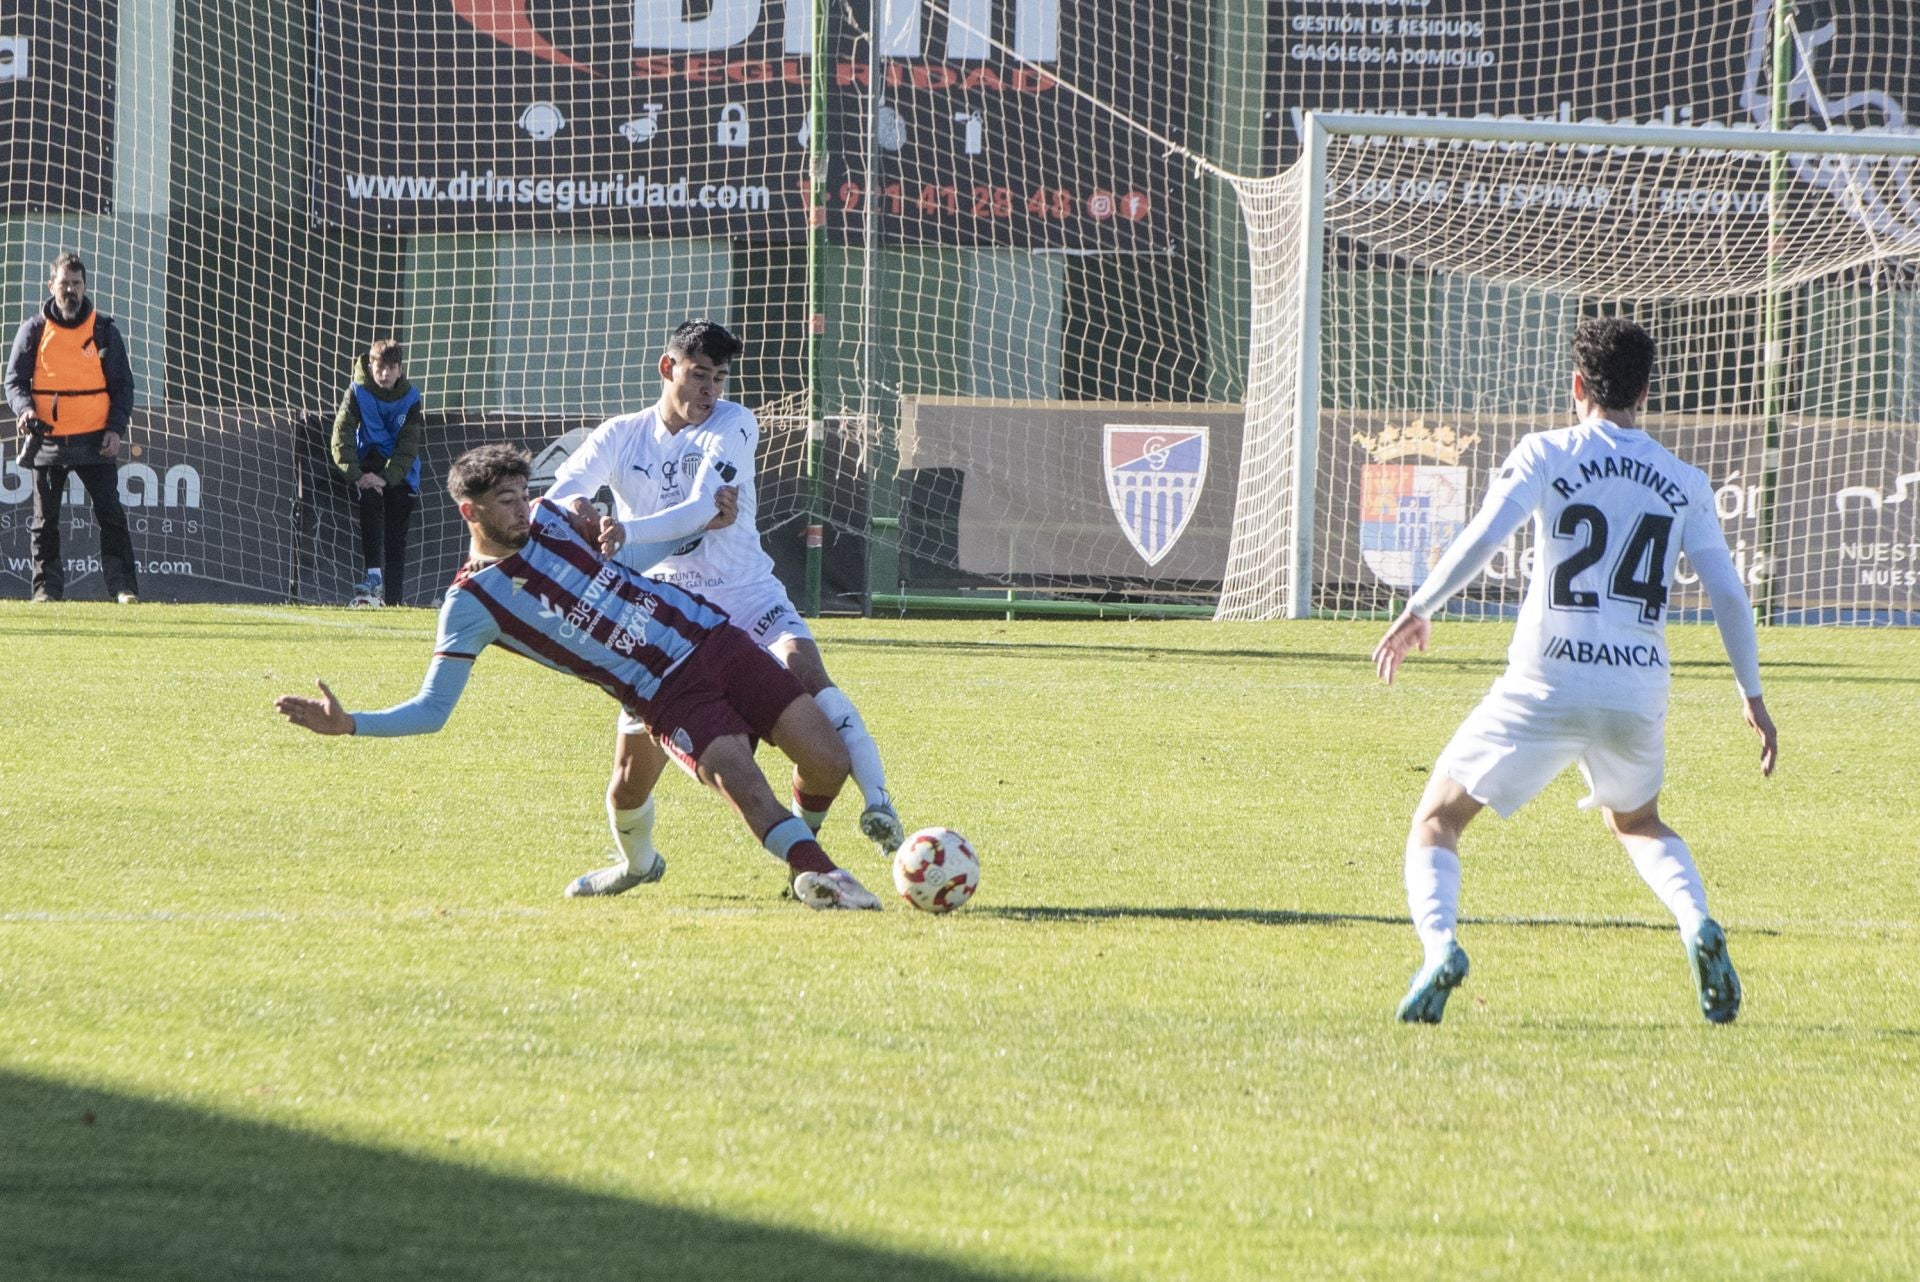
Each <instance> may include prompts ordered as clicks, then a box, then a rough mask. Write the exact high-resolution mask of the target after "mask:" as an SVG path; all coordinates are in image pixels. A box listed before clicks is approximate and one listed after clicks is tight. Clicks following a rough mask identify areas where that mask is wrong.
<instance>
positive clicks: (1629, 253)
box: [1220, 115, 1920, 623]
mask: <svg viewBox="0 0 1920 1282" xmlns="http://www.w3.org/2000/svg"><path fill="white" fill-rule="evenodd" d="M1916 158H1920V139H1913V138H1896V137H1885V136H1883V137H1878V138H1875V137H1869V136H1866V135H1852V134H1836V135H1831V136H1822V135H1816V134H1812V133H1793V134H1765V133H1751V132H1742V131H1733V130H1725V129H1666V128H1658V127H1647V126H1638V127H1627V128H1617V127H1606V126H1578V125H1558V124H1553V123H1539V124H1531V125H1526V124H1513V123H1509V122H1492V121H1488V122H1467V121H1422V120H1413V119H1392V120H1389V119H1369V118H1366V117H1358V116H1344V117H1343V116H1338V115H1333V116H1328V117H1323V118H1315V119H1313V121H1312V122H1311V124H1310V126H1309V137H1308V139H1307V147H1306V150H1305V153H1304V155H1303V158H1302V160H1301V161H1300V162H1299V163H1298V164H1297V165H1296V166H1294V167H1293V168H1292V169H1291V170H1289V171H1287V172H1286V173H1284V174H1282V175H1280V176H1279V177H1277V178H1274V179H1271V180H1267V181H1262V182H1251V183H1246V184H1244V185H1243V186H1242V188H1241V190H1242V197H1243V203H1244V206H1245V209H1246V211H1247V219H1248V225H1249V227H1250V234H1251V241H1252V245H1253V254H1254V262H1255V281H1256V285H1255V288H1256V297H1257V299H1258V306H1257V310H1256V338H1255V342H1254V349H1253V350H1254V352H1255V361H1254V365H1253V368H1252V372H1251V376H1250V387H1249V391H1248V397H1247V406H1248V411H1247V413H1248V418H1247V437H1246V443H1245V446H1244V453H1245V457H1246V465H1245V467H1244V468H1243V471H1242V475H1241V480H1240V502H1239V508H1238V511H1237V513H1236V518H1235V525H1234V540H1233V551H1232V555H1231V558H1230V561H1229V565H1228V569H1227V578H1226V585H1225V589H1224V591H1223V593H1222V597H1221V601H1220V616H1221V617H1223V618H1271V617H1304V616H1307V615H1312V614H1330V615H1336V616H1354V615H1364V614H1373V613H1386V612H1391V611H1393V610H1395V609H1397V608H1398V606H1399V605H1400V604H1403V603H1404V601H1405V599H1406V597H1407V595H1408V594H1409V593H1410V592H1411V590H1412V589H1413V588H1414V587H1416V586H1418V584H1419V583H1420V581H1421V580H1422V579H1423V578H1424V577H1425V575H1426V573H1427V571H1428V570H1429V569H1430V568H1431V567H1432V566H1433V565H1434V564H1435V563H1436V562H1437V560H1438V559H1439V556H1440V554H1441V552H1442V551H1443V550H1444V549H1445V547H1446V545H1447V544H1448V543H1449V541H1450V540H1451V539H1452V537H1453V536H1454V535H1455V534H1456V533H1458V532H1459V530H1460V529H1461V528H1462V526H1463V525H1464V524H1465V523H1466V522H1467V521H1468V520H1469V519H1471V517H1472V515H1473V513H1474V512H1475V511H1476V510H1477V508H1478V505H1479V501H1480V498H1481V496H1482V495H1483V494H1484V493H1485V491H1486V488H1487V482H1488V480H1489V479H1490V477H1491V474H1492V472H1493V470H1494V469H1495V468H1497V467H1498V466H1499V464H1500V463H1501V462H1502V460H1503V459H1504V458H1505V457H1506V455H1507V453H1508V451H1509V450H1510V449H1511V448H1512V447H1513V446H1514V445H1515V444H1516V443H1517V441H1518V439H1519V437H1520V436H1521V435H1522V434H1524V433H1526V432H1528V431H1532V430H1537V429H1541V428H1547V427H1553V426H1559V425H1562V424H1564V423H1565V422H1567V421H1568V416H1569V414H1570V411H1571V394H1570V391H1569V382H1570V364H1569V352H1568V348H1569V340H1570V338H1571V334H1572V331H1573V328H1574V325H1575V324H1576V322H1577V321H1578V320H1579V319H1580V318H1581V317H1584V316H1589V315H1598V314H1618V315H1626V316H1630V317H1633V318H1635V319H1637V320H1639V321H1641V322H1642V323H1643V324H1645V325H1646V326H1647V327H1648V329H1649V330H1650V331H1651V332H1652V333H1653V334H1654V336H1655V338H1656V339H1657V341H1658V342H1659V344H1660V357H1659V363H1658V365H1657V367H1656V371H1655V379H1654V384H1653V388H1652V395H1651V398H1650V400H1649V402H1648V406H1647V410H1646V413H1645V414H1644V415H1643V418H1642V423H1643V425H1644V426H1645V427H1647V428H1648V430H1650V431H1651V432H1652V433H1654V434H1655V435H1656V436H1657V437H1659V438H1660V439H1661V440H1662V441H1663V442H1664V443H1666V444H1668V445H1669V447H1670V448H1672V449H1673V450H1674V451H1675V452H1676V453H1677V454H1679V455H1680V457H1682V458H1683V459H1685V460H1687V461H1688V462H1691V463H1693V464H1694V465H1695V466H1698V467H1700V468H1702V469H1703V470H1704V471H1705V472H1706V473H1707V475H1708V477H1709V479H1710V480H1711V481H1712V482H1713V484H1714V486H1715V499H1716V505H1717V508H1718V515H1719V517H1720V518H1721V522H1722V525H1723V528H1724V529H1725V531H1726V534H1727V538H1728V543H1729V545H1730V546H1731V547H1732V549H1733V553H1734V560H1735V563H1736V565H1737V566H1738V567H1739V568H1740V570H1741V573H1742V575H1743V576H1744V578H1745V579H1746V582H1747V584H1748V587H1749V592H1750V594H1751V595H1752V596H1753V598H1754V599H1755V602H1756V604H1757V606H1758V607H1759V608H1760V609H1761V610H1762V611H1763V612H1764V615H1765V617H1767V618H1770V619H1773V620H1776V621H1805V622H1869V623H1870V622H1907V621H1910V619H1911V618H1912V617H1914V613H1915V610H1916V607H1920V575H1916V574H1915V572H1914V571H1915V567H1914V565H1913V563H1912V562H1913V556H1914V554H1915V552H1916V550H1920V521H1916V519H1915V512H1916V506H1915V505H1914V504H1913V502H1912V501H1911V500H1912V498H1913V497H1920V495H1916V493H1915V491H1916V488H1917V487H1920V292H1916V289H1915V278H1914V268H1915V265H1916V262H1920V217H1916V215H1915V211H1916V209H1920V186H1916V184H1915V182H1914V166H1915V164H1916ZM1526 539H1527V532H1526V531H1522V532H1521V533H1520V534H1517V535H1516V536H1515V538H1514V540H1513V541H1512V542H1511V543H1510V545H1509V546H1508V547H1506V548H1504V549H1502V550H1501V551H1500V552H1499V553H1497V554H1496V555H1495V557H1494V558H1493V561H1492V563H1491V564H1490V565H1489V566H1488V567H1487V569H1486V571H1485V573H1484V574H1483V575H1481V576H1480V577H1479V578H1478V579H1477V580H1476V581H1475V582H1474V583H1473V584H1472V585H1470V587H1469V588H1468V589H1467V590H1466V591H1465V592H1464V593H1463V594H1462V595H1461V596H1460V597H1458V598H1456V599H1455V601H1454V602H1453V603H1452V604H1451V605H1450V606H1449V607H1448V608H1449V610H1450V611H1451V612H1453V613H1455V614H1458V615H1477V614H1485V613H1501V612H1509V611H1512V610H1514V609H1516V608H1517V607H1518V605H1519V602H1520V598H1521V595H1522V593H1523V591H1524V588H1525V584H1526V577H1527V574H1526V571H1527V566H1528V562H1529V549H1528V547H1527V545H1526ZM1702 605H1703V594H1702V593H1700V592H1699V591H1698V589H1697V587H1695V586H1694V585H1693V581H1692V576H1691V574H1690V572H1688V571H1687V570H1686V569H1685V567H1684V565H1683V568H1682V571H1681V573H1680V582H1679V584H1678V590H1677V591H1676V592H1675V595H1674V606H1675V608H1676V609H1678V610H1680V611H1682V612H1685V611H1688V610H1698V609H1700V608H1701V606H1702Z"/></svg>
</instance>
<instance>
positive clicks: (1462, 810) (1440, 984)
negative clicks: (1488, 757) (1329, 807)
mask: <svg viewBox="0 0 1920 1282" xmlns="http://www.w3.org/2000/svg"><path fill="white" fill-rule="evenodd" d="M1479 813H1480V803H1479V802H1478V801H1475V800H1474V799H1473V798H1472V797H1471V796H1469V795H1468V793H1467V790H1466V789H1465V788H1463V787H1461V786H1460V784H1459V783H1458V782H1457V781H1456V780H1454V779H1453V778H1451V777H1450V776H1448V775H1446V774H1443V773H1441V772H1440V771H1437V770H1436V771H1435V772H1434V774H1433V776H1432V778H1430V779H1429V780H1428V781H1427V788H1426V791H1425V792H1424V793H1422V794H1421V797H1420V804H1419V805H1418V806H1417V807H1415V809H1414V812H1413V824H1412V826H1411V827H1410V828H1409V829H1408V831H1407V850H1406V864H1405V874H1406V883H1407V909H1408V911H1409V912H1410V913H1411V914H1412V916H1413V929H1414V933H1416V934H1417V935H1419V936H1420V947H1421V950H1422V953H1423V954H1424V960H1423V962H1422V964H1421V967H1420V971H1419V973H1418V974H1416V975H1415V976H1414V977H1413V983H1412V984H1411V985H1409V986H1408V988H1407V995H1406V997H1404V998H1403V999H1401V1002H1400V1007H1399V1010H1398V1012H1397V1014H1398V1016H1399V1018H1400V1019H1401V1021H1402V1022H1405V1023H1410V1024H1411V1023H1420V1024H1437V1023H1439V1022H1440V1017H1441V1015H1442V1014H1443V1013H1444V1012H1445V1011H1446V1006H1447V996H1448V994H1450V993H1451V992H1452V991H1453V990H1454V989H1455V988H1458V987H1459V986H1460V982H1461V981H1462V980H1464V979H1465V978H1466V977H1467V954H1466V950H1465V949H1463V948H1461V947H1460V942H1459V940H1458V939H1456V938H1455V937H1454V932H1455V929H1456V927H1457V925H1458V923H1459V919H1460V855H1459V850H1460V834H1461V833H1462V832H1463V831H1465V829H1466V826H1467V825H1468V824H1469V823H1471V822H1472V820H1473V817H1474V816H1475V815H1476V814H1479Z"/></svg>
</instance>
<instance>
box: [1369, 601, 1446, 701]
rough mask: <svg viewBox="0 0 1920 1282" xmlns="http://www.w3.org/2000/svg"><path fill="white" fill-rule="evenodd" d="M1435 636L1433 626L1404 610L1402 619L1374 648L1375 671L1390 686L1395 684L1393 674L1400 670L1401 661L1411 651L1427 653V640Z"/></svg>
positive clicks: (1401, 615) (1394, 622) (1395, 621)
mask: <svg viewBox="0 0 1920 1282" xmlns="http://www.w3.org/2000/svg"><path fill="white" fill-rule="evenodd" d="M1432 635H1433V624H1432V623H1431V622H1429V621H1428V620H1426V619H1423V618H1421V617H1420V616H1419V615H1417V614H1415V613H1413V612H1412V611H1411V610H1402V611H1401V612H1400V617H1399V618H1397V619H1395V620H1394V621H1393V626H1392V627H1390V628H1388V629H1387V635H1385V636H1383V637H1381V638H1380V644H1379V645H1376V646H1375V647H1373V670H1374V671H1375V672H1377V673H1379V674H1380V679H1381V680H1382V681H1384V682H1386V683H1387V684H1388V685H1392V684H1393V674H1394V673H1396V672H1398V671H1399V670H1400V661H1401V660H1402V659H1405V658H1406V657H1407V654H1408V652H1409V651H1412V650H1419V651H1420V652H1421V653H1423V654H1424V653H1425V652H1426V649H1427V640H1428V638H1429V637H1431V636H1432Z"/></svg>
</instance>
